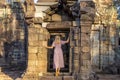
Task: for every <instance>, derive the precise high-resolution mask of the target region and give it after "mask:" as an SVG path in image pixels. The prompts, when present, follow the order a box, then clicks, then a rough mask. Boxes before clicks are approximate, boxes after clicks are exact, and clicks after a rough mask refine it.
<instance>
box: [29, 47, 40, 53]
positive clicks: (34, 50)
mask: <svg viewBox="0 0 120 80" xmlns="http://www.w3.org/2000/svg"><path fill="white" fill-rule="evenodd" d="M28 52H29V53H34V54H35V53H37V52H38V47H28Z"/></svg>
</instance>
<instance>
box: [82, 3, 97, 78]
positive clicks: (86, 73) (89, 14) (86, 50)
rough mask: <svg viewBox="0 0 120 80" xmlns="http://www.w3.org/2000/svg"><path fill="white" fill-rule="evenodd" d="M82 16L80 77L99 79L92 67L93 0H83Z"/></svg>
mask: <svg viewBox="0 0 120 80" xmlns="http://www.w3.org/2000/svg"><path fill="white" fill-rule="evenodd" d="M80 6H81V9H80V10H81V18H80V25H81V31H80V35H81V36H80V37H81V38H80V41H81V42H80V53H81V57H80V65H81V67H80V76H81V77H80V78H81V79H82V80H97V77H96V76H95V73H94V72H93V71H92V67H91V44H90V43H91V41H90V33H91V26H92V22H93V21H94V15H95V10H94V4H93V2H92V1H89V2H87V1H81V2H80Z"/></svg>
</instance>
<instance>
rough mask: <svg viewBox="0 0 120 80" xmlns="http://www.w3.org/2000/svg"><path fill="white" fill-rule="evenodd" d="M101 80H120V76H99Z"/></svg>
mask: <svg viewBox="0 0 120 80" xmlns="http://www.w3.org/2000/svg"><path fill="white" fill-rule="evenodd" d="M98 77H99V80H120V75H112V74H99V75H98Z"/></svg>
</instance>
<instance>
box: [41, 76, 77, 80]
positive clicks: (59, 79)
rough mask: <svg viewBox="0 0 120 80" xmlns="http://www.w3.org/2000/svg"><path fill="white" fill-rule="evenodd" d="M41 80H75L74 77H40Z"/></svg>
mask: <svg viewBox="0 0 120 80" xmlns="http://www.w3.org/2000/svg"><path fill="white" fill-rule="evenodd" d="M39 80H75V79H74V77H73V76H58V77H56V76H40V78H39Z"/></svg>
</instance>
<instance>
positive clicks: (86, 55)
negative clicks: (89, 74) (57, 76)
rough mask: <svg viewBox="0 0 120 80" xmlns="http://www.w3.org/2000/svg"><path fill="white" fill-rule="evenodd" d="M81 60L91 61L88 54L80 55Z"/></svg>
mask: <svg viewBox="0 0 120 80" xmlns="http://www.w3.org/2000/svg"><path fill="white" fill-rule="evenodd" d="M82 59H86V60H90V59H91V55H90V53H83V54H82Z"/></svg>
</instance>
